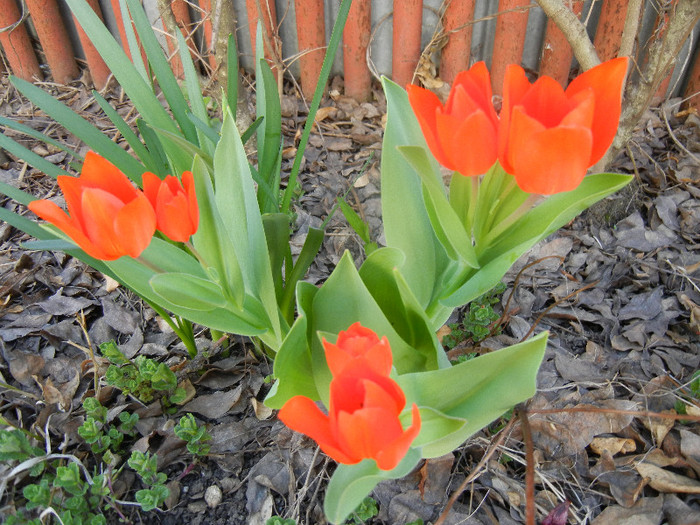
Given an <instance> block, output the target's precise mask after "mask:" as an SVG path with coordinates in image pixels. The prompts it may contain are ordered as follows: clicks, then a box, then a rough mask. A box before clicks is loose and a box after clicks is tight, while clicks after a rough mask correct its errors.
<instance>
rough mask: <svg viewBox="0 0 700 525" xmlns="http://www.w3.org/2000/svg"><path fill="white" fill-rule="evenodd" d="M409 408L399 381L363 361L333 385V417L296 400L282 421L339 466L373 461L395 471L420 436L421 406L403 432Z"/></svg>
mask: <svg viewBox="0 0 700 525" xmlns="http://www.w3.org/2000/svg"><path fill="white" fill-rule="evenodd" d="M405 406H406V398H405V396H404V394H403V391H402V390H401V388H400V387H399V385H398V384H397V383H396V382H395V381H394V380H393V379H391V378H389V377H387V376H385V375H381V374H377V373H376V372H375V371H374V370H372V369H371V368H370V367H368V366H366V362H365V363H363V362H362V360H357V361H355V362H354V363H352V364H350V365H348V366H347V367H346V368H344V369H343V371H342V372H341V373H340V375H338V376H335V377H334V378H333V380H332V381H331V385H330V406H329V408H328V415H326V414H324V413H323V412H322V411H321V409H320V408H319V407H318V406H317V405H316V403H314V402H313V401H312V400H311V399H309V398H308V397H304V396H295V397H293V398H291V399H290V400H289V401H287V402H286V403H285V405H284V406H283V407H282V409H281V410H280V412H279V418H280V420H281V421H282V422H283V423H284V424H285V425H287V426H288V427H289V428H291V429H292V430H295V431H297V432H301V433H303V434H306V435H307V436H309V437H310V438H311V439H313V440H314V441H316V442H317V443H318V444H319V446H320V447H321V450H323V452H325V453H326V454H328V455H329V456H330V457H332V458H333V459H334V460H336V461H337V462H339V463H346V464H349V465H352V464H355V463H359V462H360V461H362V460H363V459H366V458H371V459H374V460H375V461H376V462H377V466H378V467H379V468H380V469H382V470H391V469H393V468H394V467H396V465H398V463H399V461H401V459H402V458H403V457H404V456H405V455H406V452H407V451H408V449H409V447H410V446H411V443H412V442H413V440H414V439H415V438H416V436H417V435H418V433H419V432H420V427H421V421H420V412H419V411H418V407H417V406H416V405H415V403H414V404H413V408H412V413H413V421H412V424H411V426H410V427H409V428H407V429H406V430H404V429H403V427H402V426H401V421H399V414H400V413H401V411H402V410H403V408H404V407H405Z"/></svg>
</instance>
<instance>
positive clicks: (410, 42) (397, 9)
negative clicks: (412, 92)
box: [391, 0, 423, 86]
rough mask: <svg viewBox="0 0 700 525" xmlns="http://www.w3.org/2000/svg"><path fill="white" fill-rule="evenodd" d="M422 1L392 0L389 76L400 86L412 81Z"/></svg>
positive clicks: (417, 48)
mask: <svg viewBox="0 0 700 525" xmlns="http://www.w3.org/2000/svg"><path fill="white" fill-rule="evenodd" d="M422 23H423V0H394V30H393V42H392V46H393V47H392V58H391V76H392V77H393V79H394V82H396V83H397V84H398V85H400V86H406V85H407V84H410V83H411V82H412V81H413V73H414V72H415V70H416V66H417V65H418V60H419V59H420V53H421V28H422Z"/></svg>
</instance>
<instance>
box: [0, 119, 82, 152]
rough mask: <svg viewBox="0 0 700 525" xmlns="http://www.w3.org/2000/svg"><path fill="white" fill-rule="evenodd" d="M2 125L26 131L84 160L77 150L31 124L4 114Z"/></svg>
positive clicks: (21, 131)
mask: <svg viewBox="0 0 700 525" xmlns="http://www.w3.org/2000/svg"><path fill="white" fill-rule="evenodd" d="M0 126H5V127H6V128H10V129H14V130H15V131H19V132H20V133H24V134H25V135H27V136H29V137H32V138H34V139H37V140H40V141H42V142H45V143H47V144H51V145H52V146H55V147H56V148H58V149H60V150H61V151H65V152H66V153H68V154H70V155H71V156H72V157H73V158H76V159H78V160H80V161H82V160H83V157H82V156H81V155H79V154H78V153H77V152H75V151H73V150H72V149H70V148H68V147H67V146H66V145H65V144H61V143H60V142H59V141H57V140H55V139H52V138H51V137H49V136H48V135H44V134H43V133H41V132H40V131H37V130H35V129H34V128H30V127H29V126H25V125H24V124H20V123H19V122H16V121H14V120H12V119H9V118H6V117H2V116H0Z"/></svg>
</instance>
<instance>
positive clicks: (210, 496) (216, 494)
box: [204, 485, 224, 509]
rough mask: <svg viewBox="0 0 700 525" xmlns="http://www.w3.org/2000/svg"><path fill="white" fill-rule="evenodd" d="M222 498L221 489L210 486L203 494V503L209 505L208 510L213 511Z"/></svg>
mask: <svg viewBox="0 0 700 525" xmlns="http://www.w3.org/2000/svg"><path fill="white" fill-rule="evenodd" d="M223 497H224V496H223V494H222V493H221V489H220V488H219V487H218V486H217V485H212V486H210V487H208V488H207V490H206V491H205V492H204V501H206V502H207V505H209V508H211V509H213V508H214V507H216V506H217V505H218V504H219V503H221V500H222V499H223Z"/></svg>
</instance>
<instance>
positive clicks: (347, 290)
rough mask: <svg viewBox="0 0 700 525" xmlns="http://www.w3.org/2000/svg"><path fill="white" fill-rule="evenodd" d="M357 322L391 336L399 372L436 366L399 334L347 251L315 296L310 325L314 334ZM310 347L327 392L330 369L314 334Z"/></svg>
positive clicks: (316, 373) (321, 388)
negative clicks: (363, 280) (370, 291)
mask: <svg viewBox="0 0 700 525" xmlns="http://www.w3.org/2000/svg"><path fill="white" fill-rule="evenodd" d="M358 321H359V322H360V323H361V324H362V325H363V326H366V327H367V328H370V329H372V330H374V331H375V332H376V333H377V334H378V335H379V336H380V337H381V336H386V337H387V338H388V339H389V342H390V344H391V350H392V354H393V356H394V366H395V367H396V369H397V371H398V373H399V374H402V373H406V372H410V371H414V370H424V369H425V368H426V367H428V368H430V367H431V366H434V364H433V362H431V356H426V355H425V354H422V353H420V352H419V351H417V350H416V349H414V348H412V347H411V346H409V345H408V344H407V343H406V342H405V341H404V340H403V339H402V338H401V337H400V336H399V335H398V333H397V332H396V330H395V329H394V327H393V326H392V325H391V322H390V321H389V320H388V319H387V318H386V316H385V315H384V313H383V312H382V310H381V308H380V307H379V305H378V304H377V302H376V301H375V299H374V298H373V297H372V295H371V294H370V293H369V291H368V290H367V287H366V286H365V285H364V283H363V282H362V279H361V277H360V275H359V273H358V272H357V269H356V268H355V264H354V263H353V261H352V257H351V256H350V253H349V252H345V254H344V255H343V257H342V258H341V260H340V262H339V263H338V265H337V266H336V267H335V269H334V270H333V273H331V275H330V276H329V277H328V280H327V281H326V282H325V283H324V284H323V286H322V287H321V288H320V290H319V291H318V293H316V295H315V296H314V300H313V307H312V310H311V313H310V315H309V325H310V330H311V333H312V334H315V333H317V332H328V333H331V334H337V333H338V332H340V331H341V330H347V329H348V327H349V326H350V325H351V324H353V323H355V322H358ZM311 349H312V352H311V358H312V374H313V377H314V380H315V381H316V387H317V389H318V391H319V393H320V394H321V395H325V393H327V391H328V384H329V383H330V379H331V378H330V372H329V370H328V367H327V365H326V359H325V354H324V351H323V348H322V346H321V342H320V340H319V339H317V338H315V337H313V336H312V337H311ZM432 359H434V357H432ZM325 401H327V399H325Z"/></svg>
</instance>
